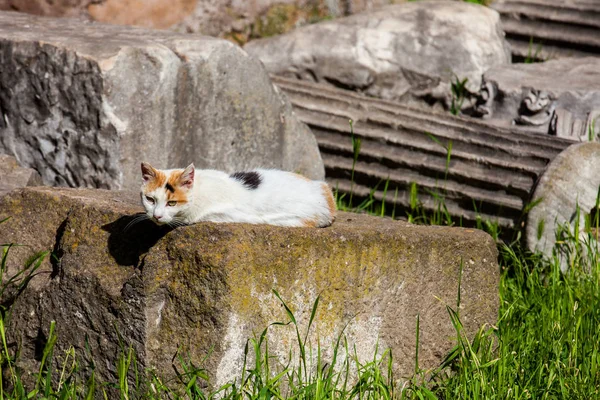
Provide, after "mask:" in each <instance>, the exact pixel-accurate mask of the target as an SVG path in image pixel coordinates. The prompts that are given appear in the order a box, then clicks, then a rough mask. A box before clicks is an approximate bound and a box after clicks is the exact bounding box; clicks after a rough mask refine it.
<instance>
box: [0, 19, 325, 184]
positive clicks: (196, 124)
mask: <svg viewBox="0 0 600 400" xmlns="http://www.w3.org/2000/svg"><path fill="white" fill-rule="evenodd" d="M0 108H1V109H2V112H3V118H0V153H5V154H11V155H16V158H17V159H19V161H20V162H21V164H22V165H23V166H26V167H31V168H34V169H36V170H37V171H39V172H40V174H41V176H42V180H43V182H44V183H45V184H47V185H53V186H55V185H57V186H73V187H100V188H129V189H133V188H136V187H137V186H138V185H139V164H140V162H141V161H148V162H151V163H153V165H156V166H157V167H161V168H166V167H182V166H185V165H188V164H189V163H191V162H194V163H195V165H196V166H198V167H199V168H215V169H222V170H227V171H229V172H233V171H234V170H239V169H245V168H250V167H261V166H262V167H267V168H280V169H286V170H291V171H296V172H299V173H303V174H305V175H307V176H309V177H312V178H322V177H323V173H324V172H323V165H322V161H321V158H320V155H319V150H318V148H317V144H316V141H315V139H314V137H313V136H312V134H311V132H310V130H308V128H307V127H306V126H305V125H303V124H302V123H300V122H299V121H298V120H297V119H296V117H295V116H294V115H293V113H292V111H291V107H290V105H289V103H288V102H287V101H286V100H285V99H284V98H283V97H282V96H281V95H280V94H279V93H278V91H277V90H276V88H275V87H274V86H273V84H272V83H271V81H270V79H269V77H268V75H267V73H266V71H265V70H264V68H263V67H262V65H261V64H260V62H259V61H258V60H255V59H253V58H252V57H249V56H248V55H247V54H246V53H245V52H244V51H243V50H241V49H240V48H239V47H237V46H235V45H233V44H232V43H230V42H227V41H224V40H218V39H213V38H207V37H200V36H192V35H181V34H175V33H170V32H165V31H152V30H145V29H141V28H132V27H124V26H115V25H105V24H98V23H85V22H81V21H78V20H74V19H56V18H44V17H35V16H30V15H26V14H19V13H7V12H3V13H0Z"/></svg>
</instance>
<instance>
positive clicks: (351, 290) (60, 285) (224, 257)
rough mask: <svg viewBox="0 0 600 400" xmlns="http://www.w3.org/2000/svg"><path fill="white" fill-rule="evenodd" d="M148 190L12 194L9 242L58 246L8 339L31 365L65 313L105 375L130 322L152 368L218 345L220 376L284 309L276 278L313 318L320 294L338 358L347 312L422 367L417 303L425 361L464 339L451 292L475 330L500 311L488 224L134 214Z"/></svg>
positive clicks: (351, 334) (318, 323) (352, 332)
mask: <svg viewBox="0 0 600 400" xmlns="http://www.w3.org/2000/svg"><path fill="white" fill-rule="evenodd" d="M138 196H139V194H137V193H133V192H132V193H129V192H120V191H106V190H100V189H65V188H26V189H20V190H18V191H14V192H12V193H10V194H9V195H6V196H4V197H2V198H0V219H1V218H4V217H7V216H10V217H11V223H10V224H1V225H0V243H21V244H26V245H29V246H31V248H32V249H34V250H41V249H48V248H54V253H55V254H56V257H57V258H56V259H53V262H52V264H50V263H47V264H45V265H44V266H43V268H42V270H41V271H40V273H39V274H38V275H37V276H36V278H35V280H34V281H32V283H31V285H30V286H28V288H27V289H26V290H25V292H23V293H22V294H21V296H19V297H17V298H16V300H15V303H14V305H13V308H12V319H11V321H12V324H11V326H10V327H9V332H8V333H7V335H8V340H9V342H10V343H11V344H12V343H19V346H20V347H19V348H20V357H21V361H20V366H21V367H22V368H24V369H25V370H26V371H37V370H39V362H38V361H36V358H35V357H36V348H37V347H36V346H39V344H38V342H39V336H40V332H41V334H46V335H47V333H48V328H49V326H50V321H56V331H57V333H58V341H57V344H56V346H57V348H56V354H60V353H61V352H62V351H63V350H65V349H67V348H68V347H69V346H74V348H75V349H76V351H77V352H78V354H79V355H81V356H82V357H85V355H87V354H90V353H91V354H93V355H94V356H95V357H96V358H95V365H96V374H97V375H96V378H97V379H99V380H102V379H107V378H109V377H112V376H114V374H115V373H116V371H114V370H113V368H114V367H112V366H113V365H115V361H116V360H117V356H118V353H119V351H120V347H119V339H118V334H117V331H116V329H119V333H120V335H121V337H122V338H123V339H124V341H125V345H129V344H131V345H132V346H133V347H134V349H135V350H136V352H137V357H138V368H139V370H143V369H144V368H148V367H154V368H156V371H157V373H158V374H159V376H163V377H165V378H168V377H169V376H171V375H172V374H173V372H172V371H173V370H172V367H171V363H172V360H173V358H174V355H175V354H176V353H178V352H179V353H178V354H185V356H186V357H187V356H188V355H189V356H190V357H191V360H192V362H193V363H194V364H195V365H198V364H199V362H200V361H201V360H205V357H207V355H208V357H207V358H206V360H205V361H203V363H202V365H203V367H204V368H206V369H207V371H208V372H209V373H211V382H212V383H213V384H215V385H216V386H217V387H218V386H220V385H221V384H223V383H225V382H226V381H227V380H228V379H230V378H232V377H233V375H235V374H239V373H240V371H241V368H242V363H243V358H244V345H245V344H246V339H247V338H250V337H252V336H253V334H256V333H257V332H261V331H262V330H263V329H264V328H265V327H266V326H267V325H268V324H269V323H271V322H274V321H283V322H285V321H286V320H287V317H286V315H285V311H284V309H283V307H281V305H280V303H278V301H277V299H276V298H275V296H273V294H272V292H271V290H272V289H276V290H277V291H279V293H280V294H281V295H282V297H283V299H284V300H285V301H286V302H287V304H288V305H289V307H290V308H291V309H292V310H293V312H294V313H295V315H296V319H297V320H298V321H299V324H300V330H301V332H304V329H306V326H307V324H308V320H309V318H310V314H311V307H312V305H313V302H314V301H315V300H316V298H317V296H320V307H319V309H318V312H317V314H316V319H315V323H314V326H313V329H314V330H313V332H312V334H311V335H310V336H309V342H310V344H309V345H307V348H308V349H312V350H316V346H317V340H318V341H319V344H320V347H321V349H324V351H325V353H324V357H325V359H324V361H325V362H330V361H331V360H330V359H327V357H330V355H331V353H330V350H331V348H332V345H333V344H334V343H335V340H336V338H337V336H338V335H339V334H340V333H341V332H342V329H343V328H344V326H346V325H347V326H346V328H345V330H344V334H345V335H346V337H347V338H348V343H349V346H350V347H351V348H353V349H354V346H356V353H357V355H358V358H359V360H360V361H361V362H365V361H368V360H372V357H373V354H374V352H375V351H376V346H378V349H379V351H380V353H381V352H383V351H384V350H386V349H387V348H390V349H391V350H392V352H393V356H394V358H393V359H394V370H395V373H396V374H397V375H396V376H399V377H407V376H411V375H412V373H413V372H414V367H415V366H414V358H415V339H416V336H415V335H416V321H417V320H416V317H417V316H419V318H420V335H419V340H420V342H419V366H420V367H421V368H424V369H429V368H433V367H436V366H438V365H439V363H440V362H441V361H442V360H443V359H444V356H445V355H446V354H447V352H448V351H449V350H450V349H451V348H452V347H453V346H454V344H455V343H456V341H455V337H456V332H455V330H454V328H453V326H452V323H451V320H450V318H449V316H448V313H447V310H446V306H450V307H452V308H456V305H457V293H458V288H459V287H460V316H461V320H462V323H463V325H464V328H465V332H466V333H467V334H468V335H469V336H470V335H472V334H473V333H474V332H475V331H477V330H478V329H479V328H480V327H481V326H482V325H483V324H489V325H494V324H495V323H496V320H497V316H498V280H499V272H500V270H499V267H498V264H497V256H498V253H497V250H496V244H495V243H494V241H493V240H492V238H491V237H490V236H489V235H487V234H486V233H484V232H482V231H479V230H473V229H462V228H448V227H425V226H415V225H410V224H407V223H405V222H402V221H393V220H391V219H390V218H376V217H371V216H367V215H359V214H350V213H344V212H340V213H339V215H338V218H337V220H336V222H334V224H333V225H332V226H331V227H328V228H324V229H311V228H282V227H273V226H267V225H248V224H214V223H198V224H196V225H193V226H187V227H179V228H177V229H175V230H172V231H168V230H164V229H160V228H158V227H157V226H156V225H154V224H153V223H152V222H150V221H148V220H147V221H145V222H140V223H138V224H134V225H133V226H131V227H129V228H127V225H128V224H129V223H130V222H131V221H132V220H133V219H134V218H135V213H136V212H138V211H141V210H142V208H141V206H140V205H139V204H138V202H139V199H136V197H138ZM41 214H44V218H31V215H41ZM20 249H21V250H22V251H25V250H26V249H28V248H26V247H21V248H20ZM9 260H11V261H12V257H9ZM17 267H18V264H15V263H14V262H13V263H12V264H11V266H10V269H9V273H11V272H12V273H14V272H15V271H16V268H17ZM461 270H462V278H460V276H461V272H460V271H461ZM459 280H460V284H459ZM271 329H272V330H275V332H273V331H272V330H270V332H273V333H272V336H269V351H270V352H271V354H273V355H275V356H277V357H278V358H279V360H280V361H281V362H282V364H285V363H286V362H285V361H286V360H287V357H288V354H289V351H295V348H296V347H297V345H294V343H295V340H296V339H295V331H294V330H293V327H292V326H287V327H272V328H271ZM87 346H89V349H90V350H89V351H86V350H85V349H86V347H87ZM238 376H239V375H238Z"/></svg>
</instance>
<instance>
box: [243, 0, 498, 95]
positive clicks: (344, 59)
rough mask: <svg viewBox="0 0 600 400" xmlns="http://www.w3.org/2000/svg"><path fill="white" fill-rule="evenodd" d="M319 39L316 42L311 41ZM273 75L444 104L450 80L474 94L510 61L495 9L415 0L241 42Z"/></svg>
mask: <svg viewBox="0 0 600 400" xmlns="http://www.w3.org/2000/svg"><path fill="white" fill-rule="evenodd" d="M316 43H318V45H315V44H316ZM244 49H245V50H247V51H248V52H249V53H250V54H251V55H253V56H255V57H258V58H260V60H261V61H262V62H263V63H264V64H265V67H266V68H267V70H268V71H269V72H271V73H273V74H277V75H284V76H287V77H295V78H299V79H304V80H309V81H315V82H328V83H330V84H332V85H334V86H337V87H341V88H347V89H348V88H349V89H353V90H358V91H361V92H364V93H366V94H368V95H371V96H375V97H380V98H383V99H394V100H402V101H407V102H408V101H412V100H415V99H416V100H419V101H421V102H422V100H423V99H428V101H429V102H431V101H432V100H441V101H442V102H443V103H449V102H450V97H451V96H450V82H454V81H456V79H459V80H463V79H467V82H466V89H467V91H471V92H473V93H475V92H477V91H478V90H479V88H480V85H481V75H482V74H483V72H485V71H486V70H487V69H489V68H491V67H495V66H500V65H505V64H508V63H509V62H510V52H509V49H508V46H507V44H506V42H505V40H504V34H503V32H502V30H501V28H500V18H499V16H498V13H497V12H495V11H493V10H491V9H489V8H486V7H482V6H478V5H474V4H468V3H464V2H435V1H434V2H431V1H419V2H411V3H405V4H400V5H394V6H389V7H384V8H382V9H380V10H377V11H373V12H369V13H364V14H358V15H354V16H351V17H347V18H340V19H337V20H333V21H327V22H321V23H318V24H314V25H310V26H306V27H302V28H299V29H296V30H294V31H293V32H290V33H288V34H286V35H282V36H277V37H274V38H267V39H261V40H255V41H252V42H250V43H248V44H246V45H245V46H244Z"/></svg>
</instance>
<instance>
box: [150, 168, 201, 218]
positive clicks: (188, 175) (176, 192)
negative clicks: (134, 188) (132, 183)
mask: <svg viewBox="0 0 600 400" xmlns="http://www.w3.org/2000/svg"><path fill="white" fill-rule="evenodd" d="M194 172H195V169H194V164H190V165H188V166H187V167H186V168H185V169H170V170H160V169H156V168H153V167H152V166H151V165H150V164H148V163H145V162H143V163H142V193H141V195H142V204H143V205H144V208H145V209H146V214H147V215H148V217H150V219H152V220H153V221H154V222H156V223H157V224H159V225H162V224H169V223H172V224H173V223H174V224H177V222H181V219H182V217H183V214H184V213H185V211H186V210H187V208H188V206H189V198H188V196H189V195H190V190H191V189H192V187H193V186H194Z"/></svg>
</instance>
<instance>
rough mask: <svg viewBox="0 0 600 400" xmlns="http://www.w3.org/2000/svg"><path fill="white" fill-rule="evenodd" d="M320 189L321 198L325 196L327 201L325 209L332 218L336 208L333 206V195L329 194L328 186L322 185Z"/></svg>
mask: <svg viewBox="0 0 600 400" xmlns="http://www.w3.org/2000/svg"><path fill="white" fill-rule="evenodd" d="M321 188H322V190H323V196H325V199H326V200H327V208H328V209H329V213H330V214H331V216H332V217H334V216H335V211H336V206H335V200H334V198H333V193H331V189H329V185H328V184H326V183H323V184H322V185H321Z"/></svg>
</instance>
